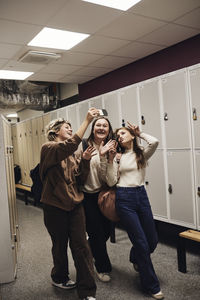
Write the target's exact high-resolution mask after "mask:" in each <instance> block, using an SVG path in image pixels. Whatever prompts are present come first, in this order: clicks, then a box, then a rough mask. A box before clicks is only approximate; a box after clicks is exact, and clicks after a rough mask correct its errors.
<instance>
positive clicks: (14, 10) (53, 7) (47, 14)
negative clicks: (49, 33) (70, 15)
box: [0, 0, 66, 25]
mask: <svg viewBox="0 0 200 300" xmlns="http://www.w3.org/2000/svg"><path fill="white" fill-rule="evenodd" d="M65 3H66V0H56V1H55V0H42V1H41V0H34V1H32V0H17V1H13V0H1V3H0V18H4V19H7V20H13V21H19V22H22V23H32V24H40V25H45V24H46V22H47V21H48V20H49V19H50V18H52V17H53V16H54V15H55V13H56V12H57V11H58V9H59V8H60V9H62V6H63V5H64V4H65Z"/></svg>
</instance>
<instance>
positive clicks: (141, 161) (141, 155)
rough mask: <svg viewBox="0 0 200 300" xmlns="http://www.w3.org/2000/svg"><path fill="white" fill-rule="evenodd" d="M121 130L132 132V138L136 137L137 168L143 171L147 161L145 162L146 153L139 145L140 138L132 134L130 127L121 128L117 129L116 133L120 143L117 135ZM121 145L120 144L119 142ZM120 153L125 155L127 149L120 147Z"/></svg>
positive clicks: (134, 143)
mask: <svg viewBox="0 0 200 300" xmlns="http://www.w3.org/2000/svg"><path fill="white" fill-rule="evenodd" d="M121 129H125V130H127V131H129V132H130V134H131V135H132V136H134V137H135V138H134V140H133V151H134V152H135V154H136V163H137V168H138V169H142V168H145V167H146V164H147V163H146V160H145V157H144V153H143V148H141V147H140V146H139V145H138V138H137V136H136V135H135V134H134V133H133V132H132V130H130V129H129V128H128V127H121V128H118V129H116V131H115V136H116V140H117V142H118V137H117V133H118V131H119V130H121ZM118 143H119V142H118ZM120 151H121V153H124V152H125V148H124V147H123V146H122V145H120Z"/></svg>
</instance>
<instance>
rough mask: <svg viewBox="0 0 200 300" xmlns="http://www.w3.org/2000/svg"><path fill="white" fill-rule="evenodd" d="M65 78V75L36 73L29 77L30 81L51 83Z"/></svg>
mask: <svg viewBox="0 0 200 300" xmlns="http://www.w3.org/2000/svg"><path fill="white" fill-rule="evenodd" d="M62 77H63V74H49V73H41V72H40V73H35V74H33V75H31V76H30V77H28V80H34V81H47V82H48V81H50V82H59V81H60V79H61V78H62Z"/></svg>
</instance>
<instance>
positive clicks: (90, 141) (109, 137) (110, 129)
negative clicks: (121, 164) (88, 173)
mask: <svg viewBox="0 0 200 300" xmlns="http://www.w3.org/2000/svg"><path fill="white" fill-rule="evenodd" d="M101 119H104V120H106V121H107V122H108V126H109V131H108V136H107V138H106V139H105V141H104V145H105V144H106V143H107V142H108V141H109V140H111V139H112V138H113V129H112V126H111V123H110V121H109V120H108V119H107V118H105V117H98V118H97V119H95V120H94V121H93V123H92V128H91V132H90V135H89V137H88V138H87V142H88V143H92V142H94V126H95V124H96V122H97V121H98V120H101Z"/></svg>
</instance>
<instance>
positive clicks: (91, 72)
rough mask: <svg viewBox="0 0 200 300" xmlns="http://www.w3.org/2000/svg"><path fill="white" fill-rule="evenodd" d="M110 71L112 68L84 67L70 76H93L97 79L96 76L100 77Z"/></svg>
mask: <svg viewBox="0 0 200 300" xmlns="http://www.w3.org/2000/svg"><path fill="white" fill-rule="evenodd" d="M110 71H112V68H109V67H108V68H106V66H105V68H101V67H100V68H96V67H93V66H89V67H84V68H82V69H80V70H78V71H76V72H74V73H73V74H72V75H84V76H85V75H86V76H93V77H97V76H101V75H103V74H105V73H108V72H110Z"/></svg>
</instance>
